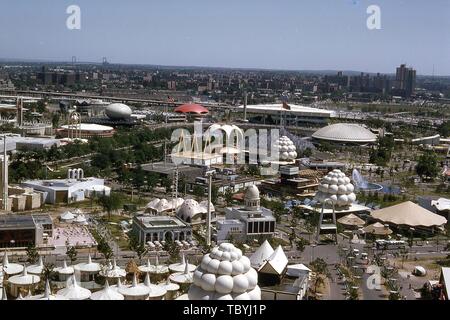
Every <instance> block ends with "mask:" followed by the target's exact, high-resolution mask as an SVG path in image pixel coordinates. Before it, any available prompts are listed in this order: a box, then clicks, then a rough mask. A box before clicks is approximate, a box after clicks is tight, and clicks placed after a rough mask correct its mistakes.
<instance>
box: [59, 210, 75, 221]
mask: <svg viewBox="0 0 450 320" xmlns="http://www.w3.org/2000/svg"><path fill="white" fill-rule="evenodd" d="M59 217H60V218H61V219H62V220H73V219H75V215H74V214H73V213H72V212H70V211H66V212H64V213H62V214H61V215H60V216H59Z"/></svg>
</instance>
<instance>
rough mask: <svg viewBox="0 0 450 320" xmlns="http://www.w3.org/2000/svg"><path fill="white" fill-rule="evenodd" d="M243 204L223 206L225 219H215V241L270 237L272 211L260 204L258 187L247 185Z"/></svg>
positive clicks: (272, 227) (272, 229) (272, 220)
mask: <svg viewBox="0 0 450 320" xmlns="http://www.w3.org/2000/svg"><path fill="white" fill-rule="evenodd" d="M244 202H245V206H244V207H241V208H225V219H224V220H218V221H217V242H223V241H227V240H230V238H231V239H235V240H237V241H244V242H245V241H248V240H249V239H255V238H258V237H261V236H263V237H266V238H269V237H272V235H273V233H274V232H275V224H276V222H275V218H274V216H273V215H272V211H271V210H269V209H267V208H264V207H261V206H260V197H259V190H258V188H257V187H256V186H255V185H253V186H250V187H248V189H247V191H246V192H245V196H244Z"/></svg>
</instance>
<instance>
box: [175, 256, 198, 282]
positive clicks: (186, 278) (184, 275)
mask: <svg viewBox="0 0 450 320" xmlns="http://www.w3.org/2000/svg"><path fill="white" fill-rule="evenodd" d="M169 279H170V281H172V282H175V283H179V284H185V283H192V282H194V273H193V272H189V262H188V261H187V260H186V264H185V268H184V272H176V273H172V274H171V275H170V276H169Z"/></svg>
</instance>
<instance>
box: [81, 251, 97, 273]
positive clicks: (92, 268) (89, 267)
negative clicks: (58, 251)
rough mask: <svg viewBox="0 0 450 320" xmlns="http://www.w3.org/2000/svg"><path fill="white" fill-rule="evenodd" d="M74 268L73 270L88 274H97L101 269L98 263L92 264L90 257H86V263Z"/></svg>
mask: <svg viewBox="0 0 450 320" xmlns="http://www.w3.org/2000/svg"><path fill="white" fill-rule="evenodd" d="M74 268H75V270H79V271H81V272H88V273H95V272H99V271H100V270H101V269H102V268H101V267H100V264H99V263H97V262H92V258H91V255H89V256H88V261H87V262H86V263H79V264H77V265H76V266H75V267H74Z"/></svg>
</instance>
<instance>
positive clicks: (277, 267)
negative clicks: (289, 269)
mask: <svg viewBox="0 0 450 320" xmlns="http://www.w3.org/2000/svg"><path fill="white" fill-rule="evenodd" d="M288 262H289V261H288V258H287V257H286V254H285V253H284V251H283V248H282V247H281V245H280V246H278V248H276V250H275V251H274V252H273V253H272V255H271V256H270V257H269V258H268V259H267V260H266V262H264V263H263V265H262V266H261V267H260V268H259V270H258V272H260V273H269V274H275V275H278V276H280V275H282V274H283V272H284V270H285V269H286V266H287V264H288Z"/></svg>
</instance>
